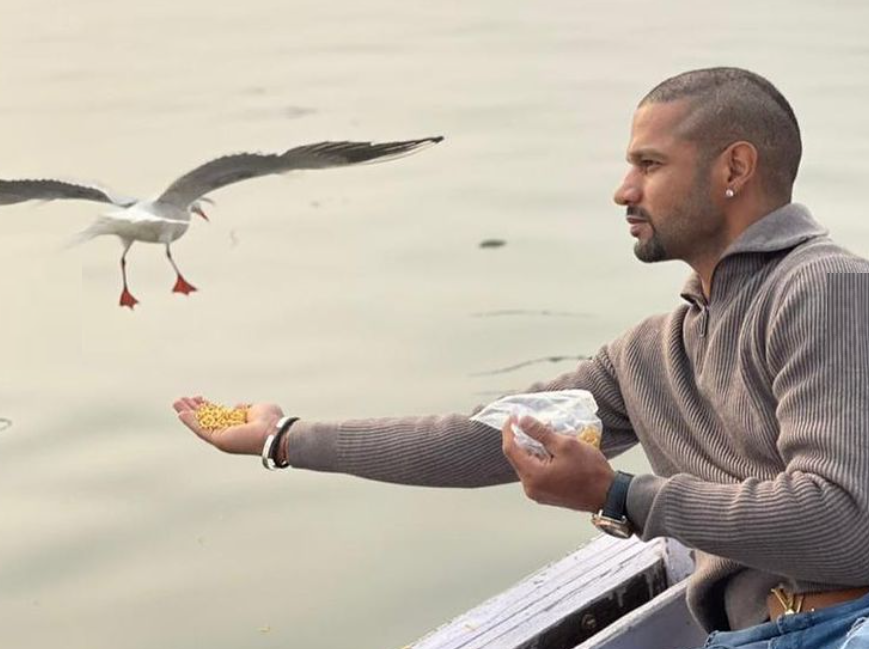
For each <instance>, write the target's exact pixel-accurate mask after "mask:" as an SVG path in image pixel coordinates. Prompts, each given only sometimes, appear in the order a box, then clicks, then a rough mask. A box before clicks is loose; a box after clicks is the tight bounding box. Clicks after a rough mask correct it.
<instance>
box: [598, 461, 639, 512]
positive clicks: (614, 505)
mask: <svg viewBox="0 0 869 649" xmlns="http://www.w3.org/2000/svg"><path fill="white" fill-rule="evenodd" d="M633 479H634V476H633V475H632V474H630V473H625V472H624V471H616V474H615V476H614V477H613V483H612V484H611V485H610V488H609V491H607V494H606V502H605V503H604V506H603V509H602V510H601V515H602V516H606V517H607V518H611V519H613V520H623V519H625V520H626V519H627V517H628V489H630V487H631V480H633Z"/></svg>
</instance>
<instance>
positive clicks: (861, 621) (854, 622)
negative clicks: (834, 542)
mask: <svg viewBox="0 0 869 649" xmlns="http://www.w3.org/2000/svg"><path fill="white" fill-rule="evenodd" d="M737 647H738V648H739V649H869V595H864V596H863V597H861V598H859V599H855V600H853V601H850V602H845V603H843V604H837V605H836V606H829V607H827V608H822V609H821V610H819V611H807V612H805V613H794V614H793V615H781V616H779V618H778V619H777V620H774V621H772V622H766V623H764V624H758V625H757V626H752V627H749V628H747V629H742V630H741V631H714V632H713V633H712V634H711V635H710V636H709V637H708V638H707V640H706V644H705V645H704V649H737Z"/></svg>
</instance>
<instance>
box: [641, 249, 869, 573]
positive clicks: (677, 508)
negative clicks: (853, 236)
mask: <svg viewBox="0 0 869 649" xmlns="http://www.w3.org/2000/svg"><path fill="white" fill-rule="evenodd" d="M867 271H869V269H867V267H866V264H865V262H862V261H858V260H854V259H846V260H842V259H841V258H839V259H838V260H833V261H830V260H825V261H821V262H820V263H813V264H812V265H810V266H806V267H803V268H802V269H800V271H799V272H798V273H796V274H794V275H792V276H791V277H790V279H789V280H788V282H787V284H786V285H784V286H783V290H782V291H781V293H780V294H779V297H778V298H777V304H776V307H775V308H774V310H773V313H772V316H771V319H770V320H769V330H768V332H767V348H766V355H767V366H768V368H769V372H770V380H771V384H772V390H773V395H774V397H775V399H776V402H777V404H778V405H777V410H776V417H777V419H778V422H779V436H778V440H777V448H778V450H779V453H780V455H781V458H782V463H783V466H784V470H783V471H782V472H781V473H779V474H778V475H777V476H775V477H774V479H770V480H759V479H754V478H749V479H746V480H743V481H741V482H739V483H735V484H714V483H710V482H704V481H701V480H699V479H698V478H696V477H694V476H692V475H689V474H686V473H681V474H677V475H674V476H672V477H670V478H659V477H652V476H648V477H644V479H642V480H640V481H638V482H637V484H636V485H632V488H631V494H630V495H629V511H631V506H632V503H633V511H632V514H635V515H637V516H638V517H640V518H642V519H644V520H642V521H641V526H642V527H643V536H644V538H652V537H656V536H671V537H675V538H677V539H679V540H680V541H682V542H683V543H685V544H687V545H689V546H691V547H695V548H698V549H700V550H703V551H705V552H708V553H711V554H715V555H718V556H722V557H727V558H730V559H734V560H736V561H739V562H740V563H742V564H745V565H747V566H751V567H754V568H758V569H762V570H765V571H767V572H772V573H776V574H782V575H788V576H789V577H791V578H793V579H797V580H803V581H812V582H818V583H831V584H842V585H853V586H858V585H865V584H867V583H869V559H867V557H869V444H867V441H869V272H867ZM745 434H747V435H750V434H751V431H745Z"/></svg>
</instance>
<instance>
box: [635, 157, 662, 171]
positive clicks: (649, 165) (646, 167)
mask: <svg viewBox="0 0 869 649" xmlns="http://www.w3.org/2000/svg"><path fill="white" fill-rule="evenodd" d="M660 165H661V163H660V162H658V161H657V160H640V168H641V169H642V170H643V171H650V170H652V169H655V168H656V167H659V166H660Z"/></svg>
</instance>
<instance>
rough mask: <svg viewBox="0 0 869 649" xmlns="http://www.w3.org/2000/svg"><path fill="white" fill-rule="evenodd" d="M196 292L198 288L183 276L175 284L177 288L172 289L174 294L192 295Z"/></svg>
mask: <svg viewBox="0 0 869 649" xmlns="http://www.w3.org/2000/svg"><path fill="white" fill-rule="evenodd" d="M195 290H197V289H196V287H195V286H193V284H189V283H188V282H187V280H186V279H184V278H183V277H181V275H178V280H177V281H176V282H175V286H173V287H172V292H173V293H184V295H190V294H191V293H192V292H193V291H195Z"/></svg>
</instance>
